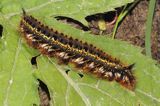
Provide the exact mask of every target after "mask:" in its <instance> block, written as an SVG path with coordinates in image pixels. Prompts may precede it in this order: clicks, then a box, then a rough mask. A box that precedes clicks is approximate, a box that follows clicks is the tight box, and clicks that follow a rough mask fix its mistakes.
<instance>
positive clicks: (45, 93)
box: [37, 79, 51, 106]
mask: <svg viewBox="0 0 160 106" xmlns="http://www.w3.org/2000/svg"><path fill="white" fill-rule="evenodd" d="M37 80H38V82H39V87H38V92H39V97H40V106H50V103H49V102H50V100H51V97H50V93H49V89H48V87H47V85H46V84H45V83H44V82H43V81H42V80H40V79H37Z"/></svg>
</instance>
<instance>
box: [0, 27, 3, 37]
mask: <svg viewBox="0 0 160 106" xmlns="http://www.w3.org/2000/svg"><path fill="white" fill-rule="evenodd" d="M2 33H3V26H2V25H1V24H0V38H1V37H2Z"/></svg>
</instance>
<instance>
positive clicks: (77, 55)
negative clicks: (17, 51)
mask: <svg viewBox="0 0 160 106" xmlns="http://www.w3.org/2000/svg"><path fill="white" fill-rule="evenodd" d="M20 32H21V34H22V35H23V37H24V38H25V39H26V41H27V43H28V44H29V45H30V46H32V47H33V48H35V49H38V50H39V51H40V52H41V53H42V54H44V55H47V56H49V57H56V58H58V59H59V60H60V61H62V62H63V63H64V64H68V63H72V64H74V65H75V66H76V67H78V68H80V69H82V70H83V72H86V73H91V74H93V75H95V76H97V77H99V78H102V79H107V80H109V81H113V80H115V81H116V82H118V83H120V84H121V85H122V86H124V87H126V88H128V89H130V90H133V89H134V87H135V82H136V81H135V78H134V76H133V73H132V67H133V64H132V65H128V66H126V65H124V64H123V63H122V62H121V61H120V60H117V59H115V58H113V57H112V56H110V55H109V54H107V53H105V52H103V51H102V50H100V49H98V48H97V47H95V46H93V45H92V44H88V43H86V42H82V41H79V40H78V39H74V38H72V37H69V36H67V35H65V34H63V33H60V32H58V31H57V30H54V29H52V28H49V27H48V26H46V25H44V24H42V23H41V22H40V21H38V20H37V19H36V18H34V17H32V16H30V15H27V14H26V12H25V11H23V16H22V19H21V21H20Z"/></svg>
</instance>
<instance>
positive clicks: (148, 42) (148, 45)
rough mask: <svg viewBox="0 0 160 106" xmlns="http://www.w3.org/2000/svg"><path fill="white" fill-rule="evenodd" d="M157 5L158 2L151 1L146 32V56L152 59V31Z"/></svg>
mask: <svg viewBox="0 0 160 106" xmlns="http://www.w3.org/2000/svg"><path fill="white" fill-rule="evenodd" d="M155 4H156V0H150V2H149V11H148V17H147V23H146V31H145V50H146V55H147V56H149V57H152V55H151V31H152V21H153V14H154V8H155Z"/></svg>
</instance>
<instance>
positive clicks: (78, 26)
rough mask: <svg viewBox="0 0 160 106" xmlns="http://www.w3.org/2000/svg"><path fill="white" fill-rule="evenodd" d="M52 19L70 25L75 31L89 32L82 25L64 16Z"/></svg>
mask: <svg viewBox="0 0 160 106" xmlns="http://www.w3.org/2000/svg"><path fill="white" fill-rule="evenodd" d="M54 18H56V19H57V20H58V21H62V22H64V23H67V24H70V25H72V26H73V27H75V28H77V29H81V30H83V31H89V28H88V27H87V26H85V25H83V24H82V23H81V22H80V21H77V20H75V19H73V18H70V17H65V16H56V17H54Z"/></svg>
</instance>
